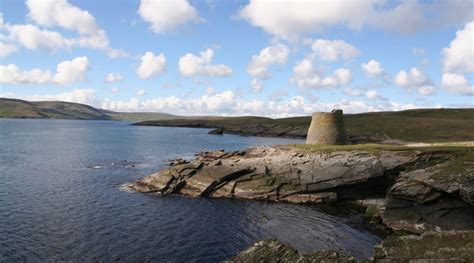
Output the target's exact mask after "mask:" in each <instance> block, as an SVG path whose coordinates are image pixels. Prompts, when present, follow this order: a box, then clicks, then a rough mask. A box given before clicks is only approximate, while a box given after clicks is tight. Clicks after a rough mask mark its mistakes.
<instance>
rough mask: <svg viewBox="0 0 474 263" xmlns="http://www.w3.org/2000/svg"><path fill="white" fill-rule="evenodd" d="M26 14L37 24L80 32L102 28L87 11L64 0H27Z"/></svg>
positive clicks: (85, 32) (94, 31) (92, 33)
mask: <svg viewBox="0 0 474 263" xmlns="http://www.w3.org/2000/svg"><path fill="white" fill-rule="evenodd" d="M26 6H27V7H28V10H29V14H28V16H29V17H30V18H31V19H32V20H33V21H35V22H36V23H37V24H39V25H44V26H60V27H62V28H66V29H69V30H74V31H77V32H79V33H81V34H90V35H94V34H96V33H97V32H100V31H101V30H102V29H101V28H100V27H99V26H98V25H97V23H96V22H95V18H94V17H93V16H92V15H91V14H90V13H89V12H87V11H85V10H82V9H80V8H78V7H76V6H74V5H71V4H70V3H68V2H67V1H66V0H55V1H44V0H27V1H26Z"/></svg>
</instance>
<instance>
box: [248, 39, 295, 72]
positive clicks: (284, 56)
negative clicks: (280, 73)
mask: <svg viewBox="0 0 474 263" xmlns="http://www.w3.org/2000/svg"><path fill="white" fill-rule="evenodd" d="M289 54H290V49H289V48H288V47H287V46H286V45H284V44H275V45H271V46H269V47H266V48H264V49H262V50H260V52H259V54H258V55H255V56H252V61H251V62H250V64H249V65H248V66H247V73H248V74H249V75H250V76H252V77H256V78H261V79H266V78H268V77H270V74H269V73H268V69H267V67H268V66H270V65H272V64H280V65H283V64H286V62H287V60H288V55H289Z"/></svg>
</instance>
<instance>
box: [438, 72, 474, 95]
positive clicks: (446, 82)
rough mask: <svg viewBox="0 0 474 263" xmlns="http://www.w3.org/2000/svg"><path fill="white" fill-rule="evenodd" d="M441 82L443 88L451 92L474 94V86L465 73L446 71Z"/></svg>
mask: <svg viewBox="0 0 474 263" xmlns="http://www.w3.org/2000/svg"><path fill="white" fill-rule="evenodd" d="M441 83H442V86H443V88H444V89H446V90H447V91H449V92H452V93H455V94H461V95H474V86H472V84H471V83H469V81H468V80H467V79H466V78H465V77H464V76H463V75H460V74H453V73H445V74H443V78H442V81H441Z"/></svg>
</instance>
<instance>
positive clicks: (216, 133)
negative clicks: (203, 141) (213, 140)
mask: <svg viewBox="0 0 474 263" xmlns="http://www.w3.org/2000/svg"><path fill="white" fill-rule="evenodd" d="M208 134H213V135H223V134H224V129H222V128H216V129H214V130H210V131H209V132H208Z"/></svg>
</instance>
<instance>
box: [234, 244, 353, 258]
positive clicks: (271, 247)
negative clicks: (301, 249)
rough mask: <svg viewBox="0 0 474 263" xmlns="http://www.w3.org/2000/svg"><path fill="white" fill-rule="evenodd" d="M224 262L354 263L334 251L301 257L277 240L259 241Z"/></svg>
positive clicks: (294, 250)
mask: <svg viewBox="0 0 474 263" xmlns="http://www.w3.org/2000/svg"><path fill="white" fill-rule="evenodd" d="M225 262H341V263H344V262H356V261H355V258H353V257H345V256H343V255H341V254H339V253H338V252H336V251H322V252H315V253H312V254H308V255H301V254H299V253H298V251H297V250H296V249H294V248H292V247H290V246H287V245H285V244H283V243H281V242H279V241H277V240H273V239H272V240H264V241H259V242H257V243H255V244H254V245H252V246H251V247H249V248H248V249H246V250H244V251H242V252H241V253H239V254H238V255H236V256H235V257H232V258H230V259H228V260H226V261H225Z"/></svg>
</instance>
